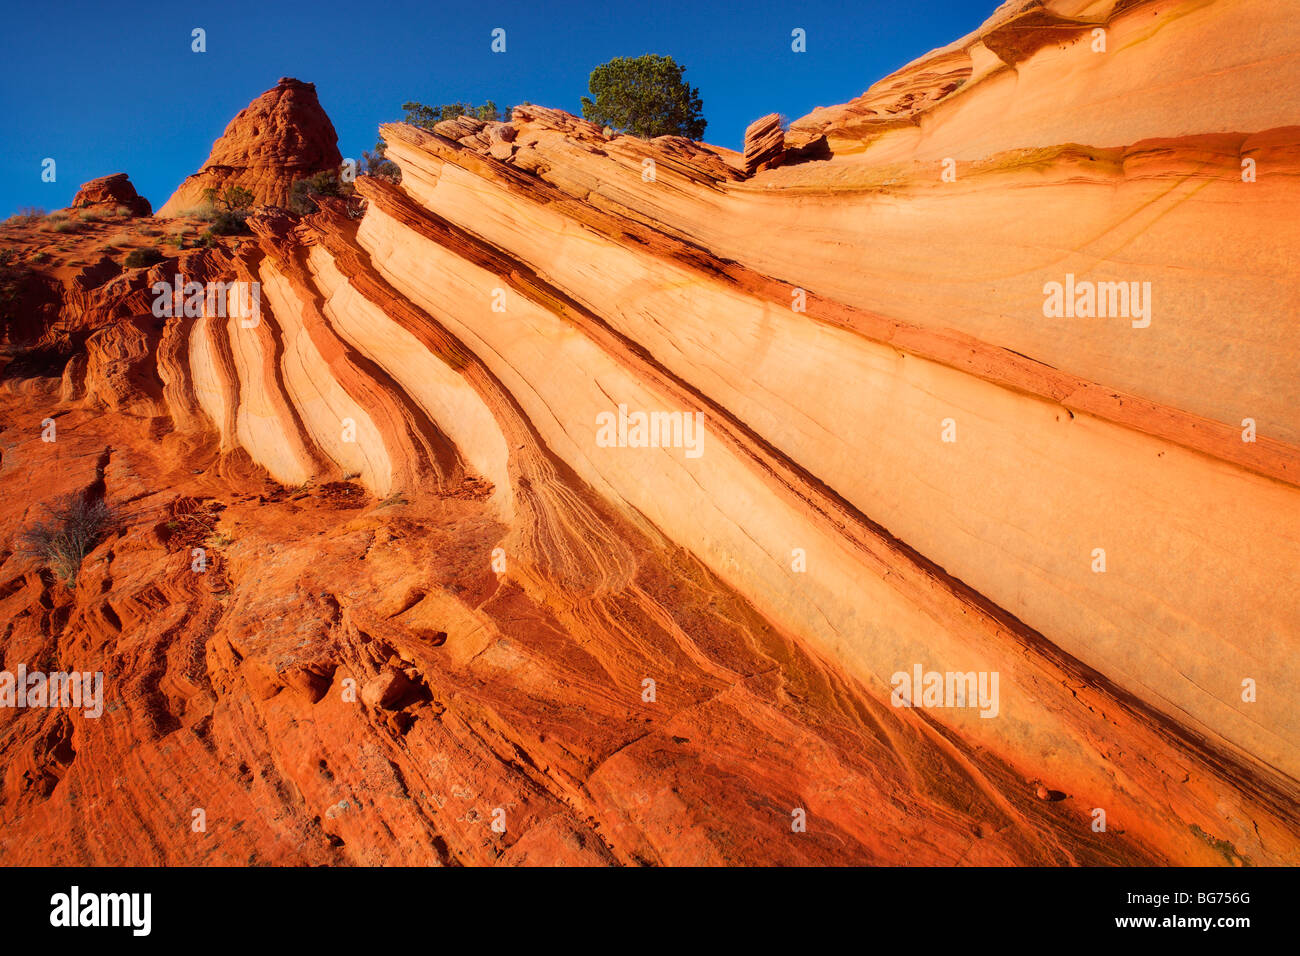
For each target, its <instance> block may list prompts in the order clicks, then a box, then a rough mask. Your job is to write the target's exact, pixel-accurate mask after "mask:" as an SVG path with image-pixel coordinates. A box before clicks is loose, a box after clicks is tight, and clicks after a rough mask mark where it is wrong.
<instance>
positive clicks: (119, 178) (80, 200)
mask: <svg viewBox="0 0 1300 956" xmlns="http://www.w3.org/2000/svg"><path fill="white" fill-rule="evenodd" d="M96 206H97V207H103V208H106V209H108V210H110V211H116V210H117V209H119V208H121V209H126V210H127V212H128V213H129V214H130V215H132V216H149V215H152V214H153V207H152V206H150V205H149V200H147V199H145V198H144V197H143V196H141V195H139V194H138V193H137V192H136V191H135V186H133V185H132V184H131V179H130V177H129V176H127V174H126V173H114V174H113V175H111V176H101V177H100V178H99V179H92V180H91V181H90V182H88V183H83V184H82V186H81V188H80V189H78V190H77V194H76V195H75V196H74V197H72V208H73V209H88V208H91V207H96Z"/></svg>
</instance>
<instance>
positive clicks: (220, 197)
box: [203, 186, 257, 212]
mask: <svg viewBox="0 0 1300 956" xmlns="http://www.w3.org/2000/svg"><path fill="white" fill-rule="evenodd" d="M203 198H204V200H205V201H206V202H207V203H208V205H209V206H213V207H215V206H217V205H218V204H220V205H221V206H223V207H224V208H225V210H226V211H227V212H236V211H238V210H240V209H251V208H252V206H253V202H254V200H255V199H256V198H257V197H256V196H254V195H253V192H252V190H249V189H245V188H244V187H243V186H227V187H226V189H225V192H222V193H220V194H218V193H217V190H216V187H209V188H207V189H205V190H203Z"/></svg>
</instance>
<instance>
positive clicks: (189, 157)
mask: <svg viewBox="0 0 1300 956" xmlns="http://www.w3.org/2000/svg"><path fill="white" fill-rule="evenodd" d="M996 6H997V0H912V2H908V3H903V2H899V0H860V2H857V3H852V2H848V3H846V2H831V0H799V2H795V0H749V2H727V3H723V2H715V0H707V2H702V0H601V2H585V0H584V2H576V0H562V2H556V3H543V2H537V0H531V2H527V3H524V2H517V0H516V2H508V3H500V2H490V0H475V2H469V3H466V2H463V0H461V2H456V3H445V4H444V3H436V2H428V0H425V2H407V0H395V2H384V3H371V4H361V3H348V4H345V3H338V2H331V0H318V2H313V3H285V2H274V0H260V2H247V0H230V2H222V3H219V4H206V5H193V4H189V3H184V4H182V3H172V4H162V3H144V2H133V0H118V2H114V3H107V2H104V0H93V2H82V3H59V2H48V3H11V4H8V5H7V9H6V11H5V15H4V29H3V34H2V35H0V77H2V79H0V115H3V118H4V119H3V128H4V132H3V147H4V148H3V149H0V216H8V215H10V214H11V213H13V212H15V211H16V210H17V209H18V208H19V207H23V206H36V207H41V208H44V209H47V210H52V209H58V208H61V207H63V206H66V205H67V204H68V203H69V202H71V200H72V196H73V194H74V193H75V191H76V189H77V187H78V186H79V185H80V184H81V183H82V182H85V181H86V180H88V179H93V178H95V177H97V176H105V175H108V174H109V173H116V172H126V173H129V174H130V176H131V180H132V182H134V183H135V185H136V188H137V189H138V190H139V191H140V192H141V193H142V194H143V195H144V196H146V197H147V198H148V199H149V200H150V202H152V203H153V204H154V207H155V208H157V207H158V206H161V205H162V204H163V202H164V201H165V200H166V199H167V197H168V196H169V195H171V193H172V191H173V190H174V189H175V188H176V186H177V185H178V184H179V183H180V181H181V180H182V179H183V178H184V177H185V176H187V175H189V174H190V173H192V172H194V171H196V170H197V169H198V168H199V167H200V166H201V165H202V163H203V161H204V160H205V159H206V158H207V155H208V151H209V150H210V149H211V146H212V142H213V140H215V139H216V138H217V137H218V136H220V135H221V132H222V130H224V129H225V126H226V123H228V122H229V121H230V119H231V117H233V116H234V115H235V113H237V112H238V111H239V110H240V109H242V108H243V107H244V106H246V105H247V104H248V102H249V101H250V100H252V99H253V98H254V97H256V96H257V95H258V94H260V93H262V92H263V91H265V90H267V89H269V88H270V87H272V86H274V85H275V82H276V80H277V79H279V78H280V77H281V76H293V77H297V78H298V79H300V80H306V81H308V82H312V83H315V84H316V90H317V93H318V94H319V96H320V99H321V103H322V105H323V106H324V107H325V110H326V112H327V113H329V115H330V118H331V119H332V120H333V121H334V126H335V128H336V129H337V130H338V133H339V150H340V151H341V152H342V153H343V155H344V156H352V157H357V156H359V155H360V153H361V150H363V149H369V148H371V147H372V146H373V145H374V143H375V140H376V138H377V136H376V127H377V126H378V124H379V123H381V122H385V121H388V120H392V119H399V118H400V117H401V113H402V111H401V108H400V107H401V104H402V103H403V102H405V101H406V100H419V101H421V102H425V103H430V104H436V103H444V102H453V101H457V100H471V101H474V102H480V101H482V100H485V99H492V100H495V101H496V103H497V105H498V106H506V105H507V104H513V103H517V102H520V101H523V100H527V101H530V102H533V103H540V104H543V105H546V106H556V107H560V108H562V109H568V110H570V111H572V112H574V113H579V112H580V111H581V105H580V102H579V97H581V96H582V95H583V94H584V93H586V92H587V77H588V74H590V72H591V69H592V67H594V66H596V65H598V64H600V63H603V62H604V61H606V60H608V59H610V58H611V57H615V56H636V55H639V54H641V53H664V54H670V55H672V56H673V57H675V58H676V59H677V61H678V62H679V63H682V64H684V65H685V66H686V68H687V69H686V79H687V81H688V82H690V83H691V85H692V86H696V87H698V88H699V90H700V95H701V97H702V99H703V100H704V115H705V117H706V118H707V120H708V122H709V126H708V130H707V131H706V134H705V140H706V141H708V142H711V143H716V144H718V145H720V146H727V147H731V148H733V149H736V148H739V146H740V145H741V141H742V139H743V136H744V130H745V126H746V125H747V124H748V123H749V122H751V121H752V120H754V119H756V118H757V117H759V116H762V115H763V114H765V113H771V112H778V113H784V114H785V115H786V116H788V117H790V118H792V119H793V118H796V117H799V116H802V115H804V114H805V113H807V112H809V111H810V110H812V109H813V108H814V107H817V106H827V105H830V104H834V103H842V102H844V101H846V100H848V99H851V98H852V97H854V96H857V95H858V94H859V93H861V92H862V91H863V90H865V89H866V88H867V87H868V86H870V85H871V84H872V83H873V82H875V81H876V80H877V79H879V78H880V77H882V76H885V75H886V74H888V73H890V72H892V71H893V70H895V69H897V68H898V67H900V66H902V65H903V64H905V63H907V62H908V61H909V60H912V59H914V58H915V57H917V56H919V55H920V54H922V53H925V52H926V51H928V50H931V49H933V48H935V47H937V46H943V45H944V44H946V43H948V42H950V41H951V40H954V39H956V38H958V37H959V36H962V35H964V34H965V33H968V32H970V31H971V30H973V29H974V28H975V27H977V26H978V25H979V24H980V23H981V22H982V21H983V20H984V19H985V18H986V17H987V16H988V14H989V13H991V12H992V11H993V9H994V8H995V7H996ZM195 27H202V28H203V29H204V30H206V32H207V52H206V53H194V52H191V49H190V44H191V38H190V31H191V30H192V29H193V28H195ZM496 27H501V28H504V29H505V30H506V52H505V53H504V54H494V53H492V52H491V50H490V42H491V32H492V30H493V29H494V28H496ZM795 27H801V28H803V29H804V30H805V31H806V34H807V47H808V49H807V52H806V53H802V54H796V53H793V52H791V49H790V33H791V30H793V29H794V28H795ZM46 157H51V158H53V159H54V160H55V161H56V163H57V167H56V173H57V179H56V181H55V182H54V183H44V182H42V181H41V163H42V160H43V159H44V158H46Z"/></svg>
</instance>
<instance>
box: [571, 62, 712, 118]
mask: <svg viewBox="0 0 1300 956" xmlns="http://www.w3.org/2000/svg"><path fill="white" fill-rule="evenodd" d="M685 72H686V67H684V66H682V65H681V64H679V63H677V61H676V60H674V59H673V58H672V57H670V56H659V55H658V54H654V53H647V54H645V55H644V56H638V57H624V56H616V57H614V59H612V60H610V61H609V62H608V63H602V64H601V65H600V66H598V67H596V68H595V69H594V70H592V71H591V78H590V79H589V80H588V82H587V88H588V89H589V90H590V92H591V94H592V96H594V97H595V99H594V100H593V99H590V98H589V97H586V96H584V97H583V98H582V118H583V119H585V120H588V121H590V122H592V123H595V124H597V125H598V126H610V127H613V128H614V129H616V130H618V131H620V132H625V133H631V134H632V135H633V136H640V137H642V138H644V139H651V138H653V137H655V136H669V135H675V136H687V137H690V138H691V139H699V138H700V137H702V136H703V135H704V128H705V127H706V126H707V125H708V121H706V120H705V119H704V117H703V115H702V112H703V109H704V103H703V102H702V101H701V100H700V91H699V90H698V89H695V88H693V87H691V86H690V84H688V83H687V82H686V81H685V80H683V79H682V74H683V73H685Z"/></svg>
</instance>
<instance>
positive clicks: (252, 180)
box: [158, 77, 343, 217]
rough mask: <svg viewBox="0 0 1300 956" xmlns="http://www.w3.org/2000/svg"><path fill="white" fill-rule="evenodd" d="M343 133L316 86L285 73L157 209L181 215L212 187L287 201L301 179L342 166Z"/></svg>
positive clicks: (261, 200) (264, 200) (263, 200)
mask: <svg viewBox="0 0 1300 956" xmlns="http://www.w3.org/2000/svg"><path fill="white" fill-rule="evenodd" d="M338 139H339V138H338V134H337V133H336V132H334V124H333V123H331V122H330V118H329V116H327V115H326V113H325V110H323V109H322V108H321V105H320V100H318V99H317V98H316V86H315V85H314V84H312V83H303V82H302V81H301V80H295V79H291V78H290V77H281V78H280V82H279V83H277V84H276V85H275V86H274V87H272V88H271V89H269V90H267V91H266V92H265V93H263V94H262V95H261V96H259V97H258V98H257V99H255V100H253V102H251V103H249V104H248V106H247V107H245V108H244V109H243V110H241V111H240V112H239V115H238V116H236V117H235V118H234V119H232V120H231V121H230V125H229V126H227V127H226V131H225V132H224V133H222V134H221V136H220V138H219V139H218V140H217V141H216V142H215V143H213V144H212V152H211V153H210V154H209V155H208V160H207V162H206V163H204V164H203V168H202V169H200V170H199V171H198V172H197V173H195V174H194V175H193V176H189V177H187V178H186V179H185V181H184V182H183V183H181V185H180V186H179V187H178V188H177V190H176V192H174V193H173V194H172V196H171V198H170V199H168V200H167V202H165V203H164V204H163V205H162V208H160V209H159V210H158V215H159V216H167V217H171V216H180V215H184V214H185V213H186V212H187V211H189V210H191V209H197V208H199V207H201V206H203V205H204V203H205V201H206V199H205V194H206V192H207V190H208V189H215V190H216V191H217V194H218V195H220V194H222V193H224V192H225V191H226V190H227V189H229V188H231V187H236V186H237V187H240V188H243V189H247V190H248V191H249V192H251V193H252V194H253V203H254V205H258V206H261V205H270V206H281V207H285V206H288V205H289V193H290V190H291V189H292V188H293V184H294V182H295V181H296V180H299V179H306V178H308V177H309V176H311V175H312V174H313V173H317V172H320V171H322V170H327V169H337V168H338V166H339V164H340V163H341V162H342V161H343V160H342V157H341V156H340V155H339V147H338Z"/></svg>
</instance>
